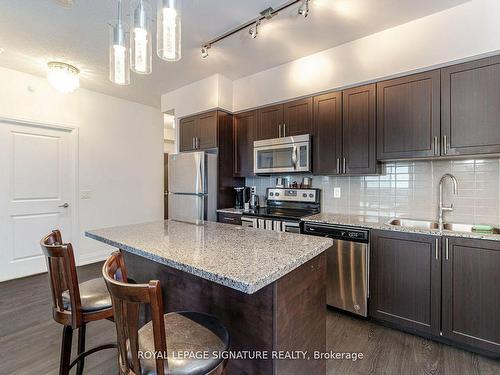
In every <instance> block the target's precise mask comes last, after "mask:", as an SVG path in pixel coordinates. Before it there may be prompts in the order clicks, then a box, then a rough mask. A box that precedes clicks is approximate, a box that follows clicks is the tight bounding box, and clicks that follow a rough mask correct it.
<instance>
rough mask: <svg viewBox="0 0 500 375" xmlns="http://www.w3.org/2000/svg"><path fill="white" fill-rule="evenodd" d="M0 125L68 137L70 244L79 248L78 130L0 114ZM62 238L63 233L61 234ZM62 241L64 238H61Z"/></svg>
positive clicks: (67, 126) (72, 126)
mask: <svg viewBox="0 0 500 375" xmlns="http://www.w3.org/2000/svg"><path fill="white" fill-rule="evenodd" d="M0 123H7V124H12V125H20V126H25V127H32V128H46V129H53V130H59V131H66V132H68V134H69V135H70V137H69V139H70V141H71V142H72V144H71V145H70V146H71V148H72V149H73V152H72V155H71V158H72V160H71V162H70V164H71V165H72V173H73V176H72V178H71V184H72V186H71V189H70V190H71V192H72V193H71V202H69V203H70V205H71V207H72V214H71V242H72V244H73V247H74V248H76V249H79V248H80V221H79V217H80V215H79V213H80V205H79V199H78V192H79V186H80V184H79V168H78V167H79V139H80V138H79V134H80V129H79V128H78V127H77V126H75V125H72V124H71V125H69V124H61V123H54V122H50V121H36V120H32V119H27V118H20V117H15V116H10V115H9V116H3V115H1V114H0ZM62 235H63V236H64V233H62ZM63 239H64V237H63ZM80 256H81V254H80V252H79V251H76V263H77V265H79V264H80Z"/></svg>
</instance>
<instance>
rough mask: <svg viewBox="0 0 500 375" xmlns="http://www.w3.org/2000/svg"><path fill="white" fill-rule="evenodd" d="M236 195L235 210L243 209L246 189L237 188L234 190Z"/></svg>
mask: <svg viewBox="0 0 500 375" xmlns="http://www.w3.org/2000/svg"><path fill="white" fill-rule="evenodd" d="M234 190H235V192H236V194H235V201H234V208H240V209H241V208H243V203H244V198H243V195H244V194H245V192H244V190H245V188H244V187H235V188H234Z"/></svg>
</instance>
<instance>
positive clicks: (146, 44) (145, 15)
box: [130, 0, 153, 74]
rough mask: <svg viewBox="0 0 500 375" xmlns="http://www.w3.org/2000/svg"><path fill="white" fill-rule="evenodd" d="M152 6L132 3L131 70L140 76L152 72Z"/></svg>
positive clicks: (139, 2)
mask: <svg viewBox="0 0 500 375" xmlns="http://www.w3.org/2000/svg"><path fill="white" fill-rule="evenodd" d="M151 13H152V10H151V5H150V4H149V2H148V1H146V0H136V1H133V2H132V11H131V17H132V22H131V29H130V47H131V51H130V68H131V69H132V70H133V71H134V72H136V73H139V74H150V73H151V72H152V57H153V50H152V44H153V40H152V34H151Z"/></svg>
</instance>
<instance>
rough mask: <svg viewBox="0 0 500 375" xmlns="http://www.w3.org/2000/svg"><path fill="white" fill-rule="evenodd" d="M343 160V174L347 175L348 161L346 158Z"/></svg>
mask: <svg viewBox="0 0 500 375" xmlns="http://www.w3.org/2000/svg"><path fill="white" fill-rule="evenodd" d="M343 159H344V160H343V170H344V171H343V172H342V173H344V174H345V173H347V160H346V158H343Z"/></svg>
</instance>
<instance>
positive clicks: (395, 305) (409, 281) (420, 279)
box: [369, 230, 498, 336]
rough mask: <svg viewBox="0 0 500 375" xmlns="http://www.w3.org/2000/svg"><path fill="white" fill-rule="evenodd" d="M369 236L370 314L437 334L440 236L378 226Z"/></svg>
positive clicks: (409, 327) (439, 299) (438, 320)
mask: <svg viewBox="0 0 500 375" xmlns="http://www.w3.org/2000/svg"><path fill="white" fill-rule="evenodd" d="M370 236H371V238H370V245H371V247H370V301H369V315H370V316H371V317H374V318H376V319H380V320H384V321H387V322H390V323H393V324H396V325H398V326H400V327H403V328H406V329H410V330H414V331H418V332H421V333H426V334H432V335H436V336H439V332H440V328H441V252H440V241H441V239H440V238H439V237H435V236H428V235H421V234H411V233H401V232H391V231H379V230H373V231H371V232H370ZM497 281H498V280H497Z"/></svg>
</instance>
